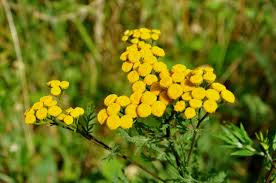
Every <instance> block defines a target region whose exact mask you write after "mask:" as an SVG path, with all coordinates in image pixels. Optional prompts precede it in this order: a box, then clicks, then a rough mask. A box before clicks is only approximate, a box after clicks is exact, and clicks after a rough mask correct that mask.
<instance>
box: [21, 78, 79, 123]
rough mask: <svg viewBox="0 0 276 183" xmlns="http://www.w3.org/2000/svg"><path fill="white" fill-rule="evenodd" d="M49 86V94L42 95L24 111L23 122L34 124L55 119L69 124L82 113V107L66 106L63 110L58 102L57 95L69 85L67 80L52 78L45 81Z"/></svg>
mask: <svg viewBox="0 0 276 183" xmlns="http://www.w3.org/2000/svg"><path fill="white" fill-rule="evenodd" d="M47 85H48V86H50V87H51V91H50V93H51V95H46V96H43V97H41V98H40V99H39V101H38V102H36V103H34V104H33V106H32V107H31V108H30V109H29V110H27V111H26V112H25V114H24V115H25V123H27V124H34V123H36V122H39V121H45V120H53V119H57V120H59V121H63V122H64V123H65V124H67V125H71V124H72V123H73V122H74V119H78V118H79V116H81V115H83V114H84V109H83V108H81V107H76V108H72V107H70V108H68V109H65V110H63V109H62V107H61V106H60V105H59V103H58V99H57V98H55V97H56V96H59V95H60V94H61V92H62V91H63V90H66V89H67V88H68V87H69V82H68V81H59V80H52V81H49V82H48V83H47Z"/></svg>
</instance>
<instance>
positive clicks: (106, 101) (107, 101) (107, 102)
mask: <svg viewBox="0 0 276 183" xmlns="http://www.w3.org/2000/svg"><path fill="white" fill-rule="evenodd" d="M117 98H118V96H117V95H116V94H110V95H108V96H107V97H105V99H104V105H105V106H109V105H111V104H113V103H114V102H115V101H116V99H117Z"/></svg>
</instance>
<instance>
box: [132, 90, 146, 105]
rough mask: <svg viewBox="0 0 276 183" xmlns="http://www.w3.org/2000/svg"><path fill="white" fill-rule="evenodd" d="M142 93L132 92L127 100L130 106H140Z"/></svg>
mask: <svg viewBox="0 0 276 183" xmlns="http://www.w3.org/2000/svg"><path fill="white" fill-rule="evenodd" d="M142 95H143V93H142V92H140V91H136V92H133V93H132V94H131V95H130V97H129V99H130V102H131V103H132V104H140V99H141V97H142Z"/></svg>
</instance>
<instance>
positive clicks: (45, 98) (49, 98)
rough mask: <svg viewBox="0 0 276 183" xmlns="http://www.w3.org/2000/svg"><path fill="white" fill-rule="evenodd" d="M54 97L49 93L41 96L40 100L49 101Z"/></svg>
mask: <svg viewBox="0 0 276 183" xmlns="http://www.w3.org/2000/svg"><path fill="white" fill-rule="evenodd" d="M52 99H53V97H52V96H50V95H47V96H44V97H41V98H40V99H39V101H40V102H45V101H49V100H52Z"/></svg>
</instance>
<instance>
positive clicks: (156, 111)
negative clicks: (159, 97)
mask: <svg viewBox="0 0 276 183" xmlns="http://www.w3.org/2000/svg"><path fill="white" fill-rule="evenodd" d="M165 111H166V104H165V103H164V102H162V101H155V102H154V103H153V104H152V106H151V112H152V115H154V116H157V117H161V116H163V114H164V112H165Z"/></svg>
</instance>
